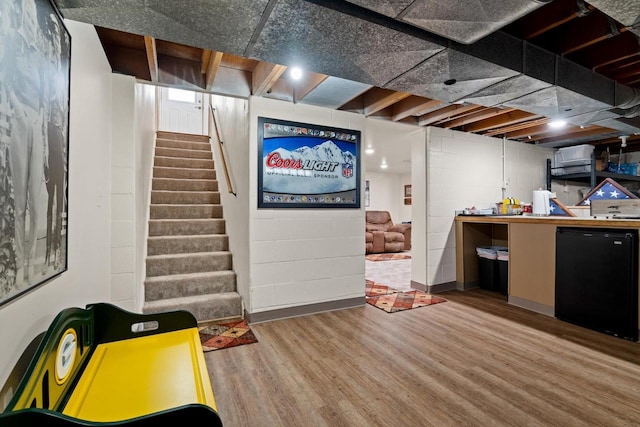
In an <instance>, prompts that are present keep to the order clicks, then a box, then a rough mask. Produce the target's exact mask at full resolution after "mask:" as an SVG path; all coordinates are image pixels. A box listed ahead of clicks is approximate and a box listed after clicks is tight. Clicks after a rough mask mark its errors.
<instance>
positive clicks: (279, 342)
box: [205, 289, 640, 427]
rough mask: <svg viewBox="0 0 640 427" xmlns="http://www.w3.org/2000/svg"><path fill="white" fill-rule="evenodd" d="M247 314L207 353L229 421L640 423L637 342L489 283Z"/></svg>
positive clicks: (228, 425)
mask: <svg viewBox="0 0 640 427" xmlns="http://www.w3.org/2000/svg"><path fill="white" fill-rule="evenodd" d="M438 295H439V296H443V297H444V298H446V299H447V302H445V303H441V304H436V305H433V306H428V307H422V308H418V309H414V310H409V311H406V312H399V313H391V314H389V313H385V312H384V311H382V310H379V309H377V308H375V307H372V306H369V305H366V306H364V307H357V308H352V309H346V310H339V311H333V312H327V313H321V314H316V315H310V316H304V317H297V318H291V319H284V320H278V321H273V322H268V323H261V324H254V325H251V327H252V329H253V331H254V333H255V335H256V337H257V338H258V340H259V342H258V343H256V344H250V345H245V346H240V347H235V348H230V349H226V350H220V351H214V352H209V353H205V358H206V360H207V365H208V369H209V373H210V375H211V382H212V386H213V390H214V393H215V396H216V401H217V404H218V410H219V413H220V416H221V418H222V421H223V423H224V425H225V427H240V426H243V427H244V426H252V427H253V426H269V427H274V426H305V427H306V426H607V427H611V426H637V425H640V404H639V402H640V347H639V344H638V343H636V342H631V341H626V340H623V339H620V338H615V337H611V336H609V335H605V334H601V333H598V332H595V331H591V330H588V329H584V328H581V327H578V326H575V325H571V324H569V323H566V322H562V321H560V320H557V319H554V318H551V317H548V316H544V315H540V314H536V313H533V312H530V311H527V310H523V309H520V308H517V307H514V306H510V305H508V304H507V303H506V300H505V298H504V297H502V296H499V295H497V294H495V293H493V292H487V291H483V290H479V289H478V290H471V291H466V292H459V291H450V292H445V293H441V294H438Z"/></svg>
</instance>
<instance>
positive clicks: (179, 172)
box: [153, 166, 216, 179]
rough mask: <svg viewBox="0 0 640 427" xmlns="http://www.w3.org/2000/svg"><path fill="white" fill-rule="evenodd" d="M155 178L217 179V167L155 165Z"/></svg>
mask: <svg viewBox="0 0 640 427" xmlns="http://www.w3.org/2000/svg"><path fill="white" fill-rule="evenodd" d="M153 177H154V178H176V179H216V171H215V169H193V168H176V167H163V166H154V167H153Z"/></svg>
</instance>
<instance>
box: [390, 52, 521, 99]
mask: <svg viewBox="0 0 640 427" xmlns="http://www.w3.org/2000/svg"><path fill="white" fill-rule="evenodd" d="M516 75H518V73H517V72H516V71H513V70H510V69H508V68H504V67H501V66H499V65H495V64H492V63H490V62H487V61H484V60H482V59H479V58H476V57H473V56H470V55H467V54H464V53H461V52H458V51H456V50H452V49H447V50H445V51H442V52H440V53H438V54H437V55H434V56H433V57H431V58H429V59H428V60H426V61H424V62H423V63H421V64H420V65H418V66H417V67H415V68H413V69H412V70H410V71H409V72H407V73H405V74H403V75H402V76H400V77H398V78H397V79H395V80H393V81H392V82H391V83H390V84H388V85H386V86H385V87H387V88H389V89H394V90H399V91H403V92H410V93H413V94H415V95H420V96H425V97H427V98H433V99H439V100H442V101H446V102H456V101H458V100H460V99H463V98H465V97H466V96H468V95H470V94H472V93H476V92H478V91H480V90H482V89H484V88H487V87H488V86H491V85H494V84H496V83H499V82H501V81H503V80H506V79H508V78H510V77H514V76H516ZM450 79H455V80H456V83H455V84H452V85H446V84H445V81H448V80H450Z"/></svg>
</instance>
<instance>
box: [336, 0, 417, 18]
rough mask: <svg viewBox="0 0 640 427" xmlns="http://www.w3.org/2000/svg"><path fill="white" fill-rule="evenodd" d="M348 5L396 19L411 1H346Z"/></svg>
mask: <svg viewBox="0 0 640 427" xmlns="http://www.w3.org/2000/svg"><path fill="white" fill-rule="evenodd" d="M348 1H349V3H353V4H357V5H358V6H362V7H364V8H367V9H369V10H373V11H374V12H378V13H380V14H382V15H386V16H389V17H391V18H396V17H397V16H398V15H400V13H401V12H402V11H404V10H405V9H406V8H407V6H409V5H410V4H411V3H413V0H348Z"/></svg>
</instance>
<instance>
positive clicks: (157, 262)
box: [146, 251, 231, 277]
mask: <svg viewBox="0 0 640 427" xmlns="http://www.w3.org/2000/svg"><path fill="white" fill-rule="evenodd" d="M146 264H147V277H155V276H168V275H171V274H185V273H202V272H205V271H222V270H231V253H230V252H227V251H219V252H199V253H187V254H167V255H151V256H147V263H146Z"/></svg>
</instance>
